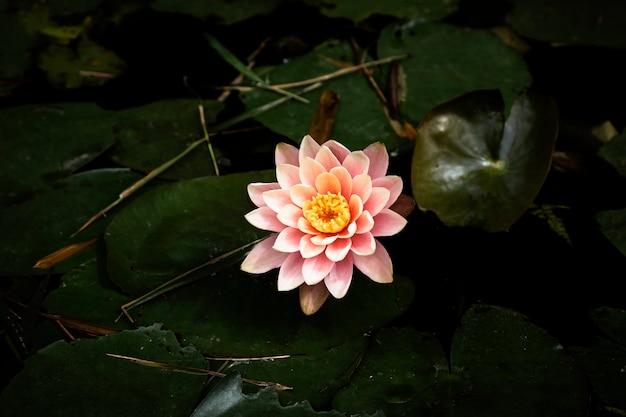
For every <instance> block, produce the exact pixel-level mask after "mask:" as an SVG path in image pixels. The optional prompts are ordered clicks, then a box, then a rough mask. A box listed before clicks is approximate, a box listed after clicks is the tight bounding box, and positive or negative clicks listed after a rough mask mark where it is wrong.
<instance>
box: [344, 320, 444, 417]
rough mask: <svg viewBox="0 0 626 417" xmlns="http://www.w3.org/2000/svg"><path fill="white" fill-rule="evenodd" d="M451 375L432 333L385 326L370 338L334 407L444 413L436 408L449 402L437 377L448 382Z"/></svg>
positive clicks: (389, 413)
mask: <svg viewBox="0 0 626 417" xmlns="http://www.w3.org/2000/svg"><path fill="white" fill-rule="evenodd" d="M447 374H448V364H447V362H446V359H445V356H444V352H443V349H442V347H441V345H440V344H439V342H438V341H437V339H436V338H435V337H434V336H432V335H430V334H427V333H418V332H416V331H415V330H413V329H411V328H408V327H406V328H389V329H387V328H385V329H382V330H380V331H378V332H376V333H375V334H374V335H373V336H372V337H371V341H370V346H369V348H368V349H367V351H366V353H365V356H364V358H363V361H362V362H361V364H360V365H359V367H358V368H357V370H356V371H355V373H354V376H353V378H352V379H351V380H350V382H349V383H348V384H347V386H346V387H345V388H344V389H343V390H341V391H339V393H338V394H337V395H336V396H335V398H334V399H333V406H334V408H336V409H337V410H339V411H343V412H344V413H346V414H351V413H353V412H356V411H361V412H375V411H376V410H382V411H383V412H384V414H385V415H386V416H389V417H391V416H403V415H406V416H418V415H444V414H437V413H433V411H434V410H440V409H441V408H442V406H443V405H445V401H447V400H448V396H447V395H445V394H444V392H443V391H444V390H443V389H442V388H443V387H441V386H440V385H438V379H439V378H441V379H443V380H444V384H445V380H446V375H447ZM442 385H443V384H442ZM442 403H443V404H442Z"/></svg>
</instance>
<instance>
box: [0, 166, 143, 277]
mask: <svg viewBox="0 0 626 417" xmlns="http://www.w3.org/2000/svg"><path fill="white" fill-rule="evenodd" d="M140 178H141V176H140V175H138V174H136V173H134V172H131V171H129V170H126V169H102V170H94V171H88V172H84V173H81V174H76V175H73V176H71V177H69V178H68V179H66V180H65V181H63V182H61V183H60V184H59V187H58V188H56V189H55V190H52V191H49V192H46V193H41V194H37V195H36V196H35V197H33V198H31V199H29V200H26V201H24V202H22V203H20V204H16V205H13V206H10V207H7V208H4V209H2V210H0V229H1V230H2V231H3V233H2V234H1V235H0V275H40V274H49V273H50V271H51V270H48V269H33V266H34V265H35V263H36V262H37V261H38V260H39V259H41V258H43V257H44V256H46V255H49V254H51V253H52V252H55V251H57V250H59V249H61V248H64V247H66V246H68V245H71V244H75V243H79V242H84V241H87V240H89V239H91V238H94V237H96V236H100V235H102V233H103V231H104V228H105V226H106V225H107V224H108V223H109V222H110V221H111V219H112V217H105V218H102V219H100V220H99V221H97V222H96V223H94V224H93V225H92V226H91V227H89V228H88V229H86V230H85V231H84V232H82V233H80V234H79V235H78V236H76V237H74V238H72V237H71V236H70V235H71V234H72V233H74V232H75V231H76V230H77V229H78V228H79V227H80V226H81V225H82V224H84V223H85V222H86V221H87V220H88V219H89V218H90V217H91V216H92V215H94V214H95V213H97V212H98V211H100V210H101V209H102V208H104V207H106V206H107V205H108V204H109V203H111V201H113V200H115V198H116V197H117V195H119V193H120V192H121V191H122V190H124V189H125V188H126V187H128V186H130V185H131V184H133V183H134V182H135V181H137V180H139V179H140ZM123 206H124V204H122V205H121V206H120V207H123ZM112 213H115V211H113V212H112ZM94 256H96V250H95V247H94V246H92V247H90V248H88V249H86V250H83V251H82V252H81V253H79V254H77V255H75V256H74V257H71V258H69V259H68V260H66V261H63V262H62V263H59V264H57V265H55V266H54V267H53V269H52V271H54V272H56V273H62V272H66V271H69V270H70V269H73V268H74V267H75V266H77V265H80V264H81V263H83V262H85V261H86V260H88V259H90V258H92V257H94Z"/></svg>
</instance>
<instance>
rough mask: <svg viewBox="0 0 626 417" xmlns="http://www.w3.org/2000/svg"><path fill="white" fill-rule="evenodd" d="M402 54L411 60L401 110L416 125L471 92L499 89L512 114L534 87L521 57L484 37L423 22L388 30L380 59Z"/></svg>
mask: <svg viewBox="0 0 626 417" xmlns="http://www.w3.org/2000/svg"><path fill="white" fill-rule="evenodd" d="M402 53H409V54H411V57H410V58H409V59H407V60H405V61H403V62H402V67H403V69H404V73H405V74H406V99H405V100H404V102H403V103H402V105H401V108H400V110H401V111H402V113H403V114H404V115H405V116H406V117H408V118H409V120H412V121H413V122H414V123H415V124H417V122H418V121H420V120H421V119H422V118H423V117H424V115H425V114H426V113H427V112H428V111H429V110H430V109H431V108H433V107H435V106H436V105H438V104H441V103H443V102H445V101H447V100H450V99H452V98H454V97H456V96H459V95H461V94H463V93H467V92H470V91H473V90H482V89H500V90H501V91H502V95H503V97H504V101H505V103H506V104H507V108H510V105H511V103H512V102H513V99H514V98H515V95H516V94H517V93H518V92H519V91H520V90H521V89H522V88H524V87H526V86H528V85H530V83H531V81H532V80H531V77H530V74H529V73H528V70H527V68H526V64H525V63H524V60H523V59H522V57H520V56H519V55H517V54H516V53H515V52H514V51H513V50H512V49H510V48H509V47H507V46H506V45H504V44H503V43H502V42H501V41H500V40H499V39H498V38H497V37H496V36H495V35H493V34H492V33H490V32H486V31H481V30H470V29H462V28H459V27H455V26H451V25H445V24H435V23H421V22H419V21H411V22H408V23H405V24H403V25H392V26H389V27H388V28H386V29H385V30H384V31H383V32H382V33H381V35H380V40H379V42H378V54H379V55H380V56H390V55H396V54H402Z"/></svg>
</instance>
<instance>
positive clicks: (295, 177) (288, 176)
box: [276, 164, 300, 189]
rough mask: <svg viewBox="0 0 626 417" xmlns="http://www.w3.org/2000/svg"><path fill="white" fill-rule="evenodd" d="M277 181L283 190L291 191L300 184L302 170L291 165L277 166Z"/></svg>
mask: <svg viewBox="0 0 626 417" xmlns="http://www.w3.org/2000/svg"><path fill="white" fill-rule="evenodd" d="M276 180H277V181H278V183H279V184H280V187H281V188H284V189H289V188H291V187H293V186H294V185H296V184H299V183H300V168H298V167H297V166H295V165H290V164H280V165H276Z"/></svg>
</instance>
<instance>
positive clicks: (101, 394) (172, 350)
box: [0, 326, 206, 417]
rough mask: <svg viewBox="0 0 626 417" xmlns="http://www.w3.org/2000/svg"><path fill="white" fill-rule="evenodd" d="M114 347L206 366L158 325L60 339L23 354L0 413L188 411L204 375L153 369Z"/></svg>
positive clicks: (141, 356) (172, 413)
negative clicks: (87, 337)
mask: <svg viewBox="0 0 626 417" xmlns="http://www.w3.org/2000/svg"><path fill="white" fill-rule="evenodd" d="M107 354H117V355H124V356H130V357H135V358H139V359H145V360H151V361H156V362H161V363H167V364H171V365H177V366H187V367H194V368H204V366H205V365H204V359H203V357H202V355H200V354H199V353H198V352H197V351H195V350H194V349H192V348H181V347H180V346H179V345H178V342H177V341H176V336H175V335H174V334H173V333H171V332H166V331H163V330H160V329H159V328H158V326H152V327H147V328H140V329H138V330H133V331H124V332H122V333H119V334H116V335H111V336H105V337H100V338H97V339H93V340H85V339H79V340H77V341H75V342H73V343H66V342H63V341H58V342H56V343H53V344H52V345H50V346H48V347H46V348H44V349H42V350H40V351H39V352H37V353H36V354H35V355H34V356H32V357H31V358H29V359H28V360H27V361H26V364H25V368H24V370H23V371H22V372H21V373H20V374H19V375H17V377H16V378H15V379H14V380H13V381H12V383H11V384H10V385H9V386H8V387H7V388H6V389H5V390H4V391H3V392H2V394H1V395H0V414H1V415H5V416H9V415H15V413H16V410H19V415H20V416H23V417H30V416H32V417H40V416H43V415H45V416H50V417H54V416H63V417H67V416H90V417H95V416H103V417H105V416H106V417H109V416H128V415H135V416H140V415H150V416H155V417H156V416H181V417H186V416H189V414H190V413H191V412H192V410H193V408H194V406H195V404H196V402H197V401H198V398H199V395H200V392H201V391H202V387H203V385H204V382H205V380H206V376H205V375H198V374H191V373H188V372H180V371H176V370H166V369H156V368H152V367H146V366H142V365H139V364H135V363H132V362H129V361H126V360H122V359H118V358H113V357H110V356H107Z"/></svg>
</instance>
